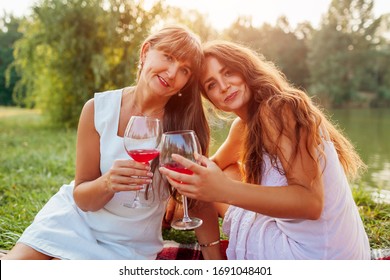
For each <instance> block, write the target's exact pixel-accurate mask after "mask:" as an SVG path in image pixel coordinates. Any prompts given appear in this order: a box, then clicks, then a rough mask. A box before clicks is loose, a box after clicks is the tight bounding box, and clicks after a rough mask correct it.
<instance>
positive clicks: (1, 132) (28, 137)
mask: <svg viewBox="0 0 390 280" xmlns="http://www.w3.org/2000/svg"><path fill="white" fill-rule="evenodd" d="M75 145H76V130H75V129H73V130H70V129H59V128H51V127H49V126H47V125H46V124H45V123H44V122H43V118H42V117H41V116H40V115H39V112H37V111H32V110H22V109H15V108H4V107H0V148H1V153H0V248H2V249H10V248H11V247H12V246H13V245H14V244H15V242H16V241H17V239H18V238H19V236H20V234H21V233H22V232H23V230H24V229H25V228H26V227H27V226H28V225H29V224H30V223H31V222H32V220H33V218H34V216H35V215H36V213H37V212H38V211H39V210H40V209H41V208H42V206H43V205H44V204H45V203H46V201H47V200H48V199H49V198H50V197H51V196H52V195H53V194H54V193H56V192H57V191H58V189H59V188H60V187H61V185H62V184H64V183H69V182H70V181H71V180H72V179H73V176H74V166H75ZM353 191H354V197H355V200H356V202H357V204H358V206H359V210H360V213H361V216H362V219H363V221H364V225H365V228H366V231H367V233H368V235H369V239H370V244H371V247H372V248H384V247H390V205H388V204H377V203H375V202H373V200H372V199H371V197H370V194H369V193H368V192H366V191H364V190H363V189H362V188H356V189H354V190H353ZM163 236H164V238H165V239H172V240H176V241H177V242H181V243H192V242H195V240H196V239H195V235H194V233H193V232H181V231H176V230H173V229H171V230H164V231H163ZM222 237H223V238H225V237H224V236H222Z"/></svg>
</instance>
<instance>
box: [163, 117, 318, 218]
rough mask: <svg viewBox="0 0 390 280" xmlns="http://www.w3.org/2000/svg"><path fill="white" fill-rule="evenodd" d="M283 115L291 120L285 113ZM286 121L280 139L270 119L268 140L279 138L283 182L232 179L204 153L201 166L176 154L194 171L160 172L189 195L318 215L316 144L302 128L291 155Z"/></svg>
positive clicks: (284, 214)
mask: <svg viewBox="0 0 390 280" xmlns="http://www.w3.org/2000/svg"><path fill="white" fill-rule="evenodd" d="M286 114H289V113H288V112H286ZM285 119H290V120H293V118H292V116H288V115H286V116H285ZM288 125H289V129H288V130H287V131H285V132H284V134H283V135H282V136H281V138H280V139H278V138H277V136H278V134H277V133H276V131H274V130H273V129H271V128H272V127H275V126H273V124H272V123H270V124H269V126H270V128H268V129H270V133H269V134H268V135H270V138H269V141H280V142H279V147H280V149H279V150H278V158H279V159H280V161H281V163H282V165H283V168H284V170H285V171H286V178H287V181H288V184H287V185H286V186H278V187H266V186H261V185H256V184H248V183H243V182H239V181H235V180H231V179H229V178H228V177H227V176H226V175H225V174H224V173H223V172H222V170H221V169H220V168H219V167H218V166H217V165H216V164H215V163H214V162H212V161H210V160H208V159H207V158H205V157H202V159H201V162H202V165H203V166H200V165H196V164H194V163H192V162H191V161H189V160H186V159H184V158H182V157H180V156H178V155H176V156H175V160H177V161H178V162H179V163H181V164H183V165H184V166H185V167H187V168H189V169H191V170H192V171H193V172H194V174H193V175H185V174H179V173H176V172H173V171H169V170H167V169H164V168H162V169H161V172H162V173H163V174H164V175H166V176H167V177H168V180H169V181H170V183H171V184H172V186H173V187H175V188H177V189H178V191H179V192H180V193H182V194H184V195H187V196H188V197H190V198H195V199H198V200H204V201H217V202H223V203H227V204H230V205H236V206H238V207H241V208H244V209H248V210H251V211H254V212H258V213H262V214H265V215H268V216H273V217H281V218H304V219H318V218H319V217H320V215H321V212H322V208H323V196H324V195H323V183H322V177H321V171H320V170H319V166H318V164H317V162H316V159H315V158H314V159H313V158H312V156H311V155H314V154H315V151H314V147H315V145H309V147H311V148H309V149H307V148H306V146H307V145H306V143H310V139H309V135H308V133H307V132H306V131H301V138H300V141H299V145H298V154H297V155H296V156H295V157H294V150H293V148H292V147H294V143H293V141H294V140H291V139H295V128H296V124H295V122H294V121H290V123H289V124H288ZM172 179H175V180H176V181H174V180H172ZM177 181H182V182H184V183H183V184H180V183H177Z"/></svg>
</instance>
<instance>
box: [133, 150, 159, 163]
mask: <svg viewBox="0 0 390 280" xmlns="http://www.w3.org/2000/svg"><path fill="white" fill-rule="evenodd" d="M127 153H128V154H129V156H131V157H132V159H134V160H135V161H138V162H148V161H150V160H152V159H154V158H155V157H157V156H158V155H159V153H160V152H159V151H158V150H156V149H138V150H130V151H127Z"/></svg>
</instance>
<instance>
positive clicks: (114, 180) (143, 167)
mask: <svg viewBox="0 0 390 280" xmlns="http://www.w3.org/2000/svg"><path fill="white" fill-rule="evenodd" d="M152 177H153V173H152V172H151V171H150V166H149V165H148V164H142V163H139V162H135V161H133V160H116V161H115V162H114V164H113V166H112V167H111V169H110V171H109V176H108V187H109V188H110V189H111V190H112V191H114V192H119V191H136V190H140V189H142V185H145V184H149V183H151V182H152Z"/></svg>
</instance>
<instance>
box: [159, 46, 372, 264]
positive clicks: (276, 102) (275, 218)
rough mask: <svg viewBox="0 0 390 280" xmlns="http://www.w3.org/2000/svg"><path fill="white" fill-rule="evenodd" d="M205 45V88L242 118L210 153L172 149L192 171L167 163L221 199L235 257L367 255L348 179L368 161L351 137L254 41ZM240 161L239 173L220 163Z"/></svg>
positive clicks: (200, 192) (190, 191) (189, 187)
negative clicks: (189, 154)
mask: <svg viewBox="0 0 390 280" xmlns="http://www.w3.org/2000/svg"><path fill="white" fill-rule="evenodd" d="M204 55H205V64H204V67H203V71H202V75H201V78H200V84H201V89H202V92H203V94H204V96H205V97H206V98H208V99H209V100H210V102H211V103H212V104H214V106H215V107H217V108H218V109H220V110H222V111H226V112H232V113H234V114H235V115H237V118H236V119H235V120H234V122H233V123H232V126H231V129H230V132H229V135H228V137H227V139H226V140H225V142H224V143H223V144H222V145H221V146H220V148H219V149H218V151H217V152H216V154H215V155H213V157H212V158H211V160H209V159H207V158H206V157H204V156H199V161H200V162H201V165H196V164H193V163H191V162H189V161H188V160H186V159H184V158H182V157H180V156H178V155H176V156H175V159H176V160H177V161H178V162H179V163H181V164H183V165H184V166H185V167H186V168H189V169H190V170H192V171H193V172H194V174H193V175H192V176H190V175H184V174H179V173H176V172H173V171H170V170H167V169H163V168H160V171H161V173H162V174H164V175H166V176H167V177H168V179H169V181H170V182H171V184H172V185H173V187H175V188H176V189H177V190H178V191H179V192H180V193H182V194H184V195H187V196H188V197H191V198H195V199H200V200H204V201H213V202H217V203H216V204H218V205H219V206H220V207H219V208H220V210H221V211H220V212H221V213H222V216H223V217H224V221H223V229H224V231H225V233H226V234H227V235H228V236H229V246H228V249H227V256H228V259H369V258H370V248H369V242H368V238H367V234H366V232H365V230H364V227H363V223H362V220H361V218H360V216H359V212H358V209H357V207H356V204H355V202H354V200H353V196H352V193H351V189H350V186H349V183H348V180H347V178H348V177H349V178H350V179H353V178H355V177H356V176H357V175H358V174H359V171H360V170H362V168H364V167H365V166H364V163H363V162H362V161H361V159H360V157H359V156H358V154H357V153H356V151H355V150H354V147H353V146H352V145H351V143H350V142H349V141H348V140H347V139H346V137H344V136H343V135H342V134H341V133H340V132H339V131H338V130H337V129H336V127H335V126H334V125H332V124H331V122H330V121H329V120H328V119H327V118H326V117H325V115H324V114H323V113H322V112H321V111H320V110H319V109H318V108H317V107H316V106H315V105H314V104H313V103H312V101H311V99H310V98H309V97H308V95H307V94H306V93H305V92H303V91H302V90H299V89H297V88H295V87H294V86H292V85H291V84H290V83H289V82H288V81H287V79H286V78H285V77H284V75H283V74H282V73H281V72H280V71H279V70H278V69H277V68H276V67H275V65H273V64H272V63H270V62H268V61H266V60H265V59H264V58H263V57H262V56H260V55H258V54H256V53H255V52H254V51H252V50H251V49H249V48H246V47H244V46H241V45H238V44H235V43H231V42H225V41H214V42H209V43H206V44H205V45H204ZM237 166H239V167H240V170H241V174H237V175H239V176H236V177H235V178H234V179H233V178H232V176H227V174H226V172H223V170H226V171H229V172H230V171H232V170H233V171H234V168H235V167H237ZM240 178H242V180H238V179H240ZM180 182H182V183H180ZM226 210H227V212H226V213H225V211H226Z"/></svg>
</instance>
